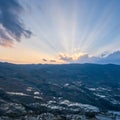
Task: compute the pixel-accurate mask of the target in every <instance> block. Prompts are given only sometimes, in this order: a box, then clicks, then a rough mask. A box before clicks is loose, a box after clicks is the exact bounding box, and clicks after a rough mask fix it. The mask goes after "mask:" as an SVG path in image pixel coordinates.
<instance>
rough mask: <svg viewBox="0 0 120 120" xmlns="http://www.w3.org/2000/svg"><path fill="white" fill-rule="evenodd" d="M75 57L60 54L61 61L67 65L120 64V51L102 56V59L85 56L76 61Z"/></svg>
mask: <svg viewBox="0 0 120 120" xmlns="http://www.w3.org/2000/svg"><path fill="white" fill-rule="evenodd" d="M73 56H74V55H71V56H68V55H66V54H60V55H59V59H60V60H62V61H64V62H67V63H97V64H120V51H115V52H113V53H110V54H108V55H107V54H104V55H103V54H102V55H101V56H100V57H95V56H90V55H89V54H83V55H80V56H78V57H77V58H76V59H74V58H73Z"/></svg>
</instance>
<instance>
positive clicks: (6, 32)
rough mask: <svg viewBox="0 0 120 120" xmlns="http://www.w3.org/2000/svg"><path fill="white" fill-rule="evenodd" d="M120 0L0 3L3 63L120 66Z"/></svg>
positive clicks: (12, 0) (4, 0) (3, 0)
mask: <svg viewBox="0 0 120 120" xmlns="http://www.w3.org/2000/svg"><path fill="white" fill-rule="evenodd" d="M119 50H120V0H0V61H5V62H12V63H25V64H26V63H50V64H54V63H55V64H59V63H76V62H77V63H84V62H90V63H109V62H110V63H118V64H119V63H120V62H119V60H120V52H119Z"/></svg>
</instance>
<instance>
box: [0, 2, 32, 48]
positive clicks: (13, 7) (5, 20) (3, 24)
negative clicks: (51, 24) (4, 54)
mask: <svg viewBox="0 0 120 120" xmlns="http://www.w3.org/2000/svg"><path fill="white" fill-rule="evenodd" d="M22 10H23V8H22V6H21V5H20V4H19V3H18V1H17V0H0V45H4V46H6V45H8V43H13V40H16V41H20V40H21V37H22V36H24V37H26V38H28V37H30V35H31V31H29V30H26V29H25V27H24V25H23V23H22V22H21V21H20V18H19V15H20V13H21V12H22ZM3 43H4V44H3Z"/></svg>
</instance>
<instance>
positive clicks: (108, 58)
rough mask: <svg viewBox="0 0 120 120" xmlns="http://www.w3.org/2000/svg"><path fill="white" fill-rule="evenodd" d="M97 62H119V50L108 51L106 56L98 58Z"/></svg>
mask: <svg viewBox="0 0 120 120" xmlns="http://www.w3.org/2000/svg"><path fill="white" fill-rule="evenodd" d="M97 63H101V64H108V63H111V64H120V51H115V52H113V53H110V54H109V55H108V56H106V57H103V58H100V59H99V60H98V61H97Z"/></svg>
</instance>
